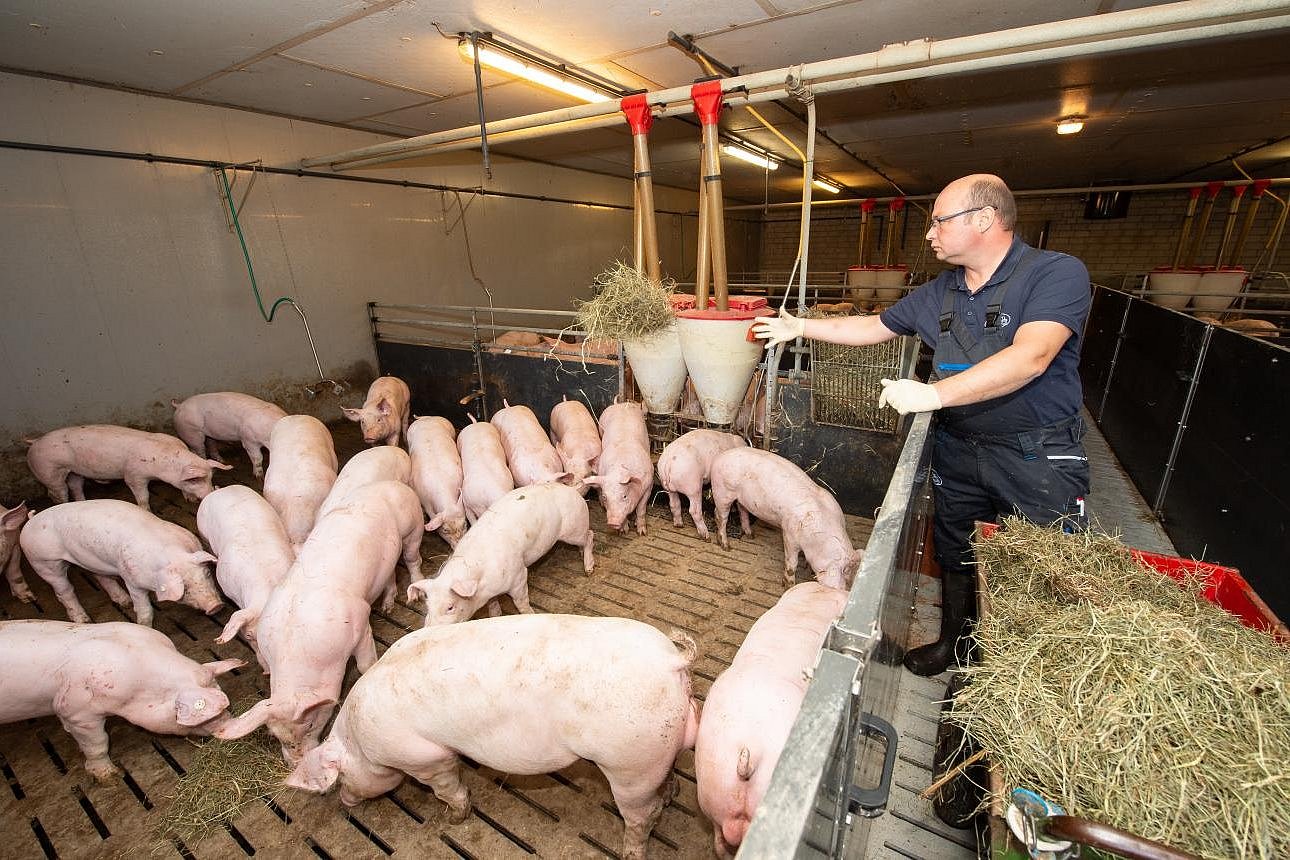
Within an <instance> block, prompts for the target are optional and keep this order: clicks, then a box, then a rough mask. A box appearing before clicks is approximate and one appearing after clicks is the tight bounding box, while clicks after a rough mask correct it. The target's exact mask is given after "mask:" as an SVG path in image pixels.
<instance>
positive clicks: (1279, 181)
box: [726, 176, 1290, 212]
mask: <svg viewBox="0 0 1290 860" xmlns="http://www.w3.org/2000/svg"><path fill="white" fill-rule="evenodd" d="M1259 181H1260V182H1263V181H1266V182H1267V183H1268V184H1269V185H1290V176H1281V177H1277V178H1275V179H1268V180H1259ZM1249 182H1250V180H1248V179H1228V180H1222V181H1220V184H1221V185H1223V186H1224V187H1227V188H1230V187H1232V186H1234V185H1248V184H1249ZM1195 184H1196V183H1195V182H1156V183H1140V184H1137V185H1097V186H1094V187H1093V188H1089V187H1088V186H1086V185H1085V186H1081V187H1078V188H1076V187H1071V188H1028V189H1025V190H1016V189H1014V190H1013V192H1012V196H1013V197H1064V196H1070V195H1072V194H1087V193H1089V191H1177V190H1179V189H1186V188H1192V187H1194V186H1195ZM897 196H898V195H892V196H890V197H875V198H873V199H874V200H877V201H878V202H879V203H888V202H890V201H892V200H895V199H896V197H897ZM905 199H906V200H919V201H922V200H935V199H936V194H907V195H905ZM857 202H858V200H857V199H856V198H855V197H847V198H843V199H841V200H816V201H815V202H814V203H812V204H811V206H812V208H814V207H817V206H854V205H855V204H856V203H857ZM801 205H802V204H801V202H799V201H797V200H790V201H786V202H784V203H746V204H739V205H737V206H727V207H726V211H727V212H745V211H751V210H753V209H756V210H759V211H760V210H762V209H796V208H797V207H799V206H801Z"/></svg>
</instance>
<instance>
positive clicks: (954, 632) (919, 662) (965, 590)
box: [905, 573, 975, 677]
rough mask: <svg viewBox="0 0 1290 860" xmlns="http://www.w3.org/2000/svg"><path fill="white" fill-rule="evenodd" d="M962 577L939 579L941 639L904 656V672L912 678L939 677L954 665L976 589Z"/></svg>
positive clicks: (952, 575)
mask: <svg viewBox="0 0 1290 860" xmlns="http://www.w3.org/2000/svg"><path fill="white" fill-rule="evenodd" d="M972 585H973V583H972V579H971V577H970V576H968V575H967V574H965V573H948V574H944V575H942V577H941V636H940V638H939V639H937V640H936V641H935V642H933V643H932V644H930V645H924V646H922V647H921V648H914V649H912V650H911V651H910V652H909V653H907V654H906V655H905V668H906V669H908V670H909V671H911V672H913V673H914V674H915V675H922V676H924V677H930V676H932V675H939V674H941V673H942V672H944V671H945V670H946V669H948V668H949V667H950V664H951V663H953V662H954V650H955V648H956V647H957V646H958V643H959V637H961V636H962V635H963V633H964V631H965V630H966V628H967V622H968V619H969V618H970V617H971V614H972V599H973V597H974V596H975V595H974V592H975V589H974V588H973V587H972Z"/></svg>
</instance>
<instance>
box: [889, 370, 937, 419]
mask: <svg viewBox="0 0 1290 860" xmlns="http://www.w3.org/2000/svg"><path fill="white" fill-rule="evenodd" d="M879 382H881V383H882V393H881V394H879V395H878V408H879V409H881V408H882V407H884V406H890V407H891V408H892V409H895V410H896V411H897V412H899V413H900V414H901V415H907V414H909V413H910V412H933V411H935V410H937V409H940V408H941V396H940V395H939V394H937V393H936V389H935V388H933V387H932V386H930V385H928V384H927V383H925V382H919V381H918V380H916V379H881V380H879Z"/></svg>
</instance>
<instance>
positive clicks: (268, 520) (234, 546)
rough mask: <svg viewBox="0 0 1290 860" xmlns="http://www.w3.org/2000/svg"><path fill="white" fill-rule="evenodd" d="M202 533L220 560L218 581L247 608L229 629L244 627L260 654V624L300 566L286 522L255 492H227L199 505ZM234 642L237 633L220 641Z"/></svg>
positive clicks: (233, 489) (231, 621)
mask: <svg viewBox="0 0 1290 860" xmlns="http://www.w3.org/2000/svg"><path fill="white" fill-rule="evenodd" d="M197 531H198V533H199V534H200V535H201V536H202V537H203V538H205V539H206V543H207V544H209V545H210V548H211V549H212V550H214V551H215V554H216V555H218V556H219V561H218V562H217V563H216V565H215V581H216V582H218V583H219V587H220V588H221V589H222V590H223V592H224V594H226V595H228V597H229V599H231V600H232V601H233V602H234V603H236V604H237V605H238V606H239V607H241V608H240V609H238V610H237V611H236V612H234V613H233V616H232V617H231V618H230V619H229V621H228V625H227V627H226V628H225V629H226V630H236V629H238V628H239V627H240V628H241V629H242V635H243V636H245V637H246V641H247V642H248V643H250V645H251V647H252V648H255V647H256V645H255V620H256V618H258V617H259V615H260V612H261V611H263V609H264V604H265V603H266V602H267V601H268V599H269V594H271V593H272V592H273V589H274V588H275V587H277V585H278V583H280V582H281V581H282V580H283V579H284V578H285V577H286V575H287V570H289V569H290V567H291V564H292V562H294V561H295V560H296V553H295V551H294V550H292V548H291V542H290V541H289V540H288V539H287V530H286V528H284V527H283V525H282V518H281V517H279V516H278V512H277V511H275V510H274V509H273V506H272V505H270V504H269V503H268V502H267V501H265V500H264V497H263V496H261V495H260V494H259V493H257V492H256V491H255V490H252V489H251V488H250V487H243V486H240V485H238V486H233V487H224V488H223V489H219V490H216V491H215V492H213V493H211V494H210V495H209V496H207V497H206V498H204V499H202V503H201V504H200V505H198V507H197ZM232 638H233V634H232V633H229V634H228V635H223V634H221V635H220V637H219V638H218V639H216V640H215V641H216V642H218V643H221V644H222V643H224V642H228V641H229V640H230V639H232ZM256 656H257V657H258V656H259V653H258V652H257V654H256ZM260 663H261V666H263V665H264V661H263V660H261V661H260ZM266 668H267V667H266Z"/></svg>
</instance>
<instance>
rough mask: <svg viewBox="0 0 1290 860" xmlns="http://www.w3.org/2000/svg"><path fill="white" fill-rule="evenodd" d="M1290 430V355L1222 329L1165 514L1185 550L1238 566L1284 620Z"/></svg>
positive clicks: (1209, 355)
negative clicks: (1289, 428) (1289, 444)
mask: <svg viewBox="0 0 1290 860" xmlns="http://www.w3.org/2000/svg"><path fill="white" fill-rule="evenodd" d="M1195 325H1196V327H1198V328H1199V327H1201V326H1200V324H1199V323H1196V324H1195ZM1288 426H1290V351H1288V350H1284V349H1280V348H1277V347H1274V346H1272V345H1271V344H1267V343H1262V342H1259V341H1256V340H1255V339H1253V338H1250V337H1246V336H1244V335H1240V334H1236V333H1234V332H1230V331H1227V330H1224V329H1219V328H1216V329H1215V330H1214V333H1213V337H1212V339H1211V341H1210V345H1209V348H1208V350H1207V351H1206V353H1205V364H1204V367H1203V369H1202V371H1201V374H1200V380H1199V385H1198V387H1197V389H1196V395H1195V400H1194V402H1193V404H1192V409H1191V412H1190V414H1189V417H1188V421H1187V431H1186V433H1185V435H1184V436H1183V443H1182V447H1181V449H1180V450H1179V453H1178V460H1177V462H1176V464H1175V470H1174V474H1173V476H1172V477H1171V478H1170V482H1169V489H1168V492H1167V493H1166V495H1165V504H1164V510H1163V514H1164V517H1163V518H1164V524H1165V530H1166V531H1167V532H1168V533H1169V537H1170V538H1171V539H1172V540H1173V542H1174V545H1175V546H1176V547H1178V551H1179V552H1180V553H1182V554H1183V555H1187V556H1192V557H1194V558H1204V559H1207V560H1210V561H1215V562H1218V563H1220V564H1225V565H1230V566H1232V567H1237V568H1240V570H1241V573H1242V575H1243V576H1244V577H1245V579H1246V581H1248V582H1249V583H1250V585H1251V586H1253V587H1254V590H1255V591H1256V592H1258V594H1259V596H1260V597H1262V598H1263V599H1264V601H1266V602H1267V603H1268V605H1269V606H1271V607H1272V610H1273V611H1274V612H1276V613H1277V615H1278V616H1279V617H1281V618H1282V619H1290V450H1288V449H1290V446H1288V444H1287V443H1290V431H1287V427H1288Z"/></svg>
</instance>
